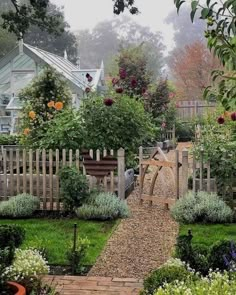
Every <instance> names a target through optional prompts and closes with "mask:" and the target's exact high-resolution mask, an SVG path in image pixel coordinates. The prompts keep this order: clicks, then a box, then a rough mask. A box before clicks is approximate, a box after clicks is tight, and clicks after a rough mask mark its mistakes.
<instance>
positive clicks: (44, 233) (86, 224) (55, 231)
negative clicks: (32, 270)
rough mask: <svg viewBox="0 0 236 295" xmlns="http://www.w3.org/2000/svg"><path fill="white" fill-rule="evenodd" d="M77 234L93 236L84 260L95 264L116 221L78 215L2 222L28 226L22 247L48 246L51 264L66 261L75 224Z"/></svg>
mask: <svg viewBox="0 0 236 295" xmlns="http://www.w3.org/2000/svg"><path fill="white" fill-rule="evenodd" d="M74 223H77V227H78V235H80V236H81V237H87V238H88V239H89V240H90V247H89V249H88V253H87V256H86V259H85V264H88V265H92V264H94V262H95V261H96V258H97V257H98V255H99V254H100V253H101V251H102V249H103V247H104V246H105V244H106V242H107V240H108V238H109V237H110V235H111V233H112V231H113V229H114V227H115V226H116V224H117V223H116V222H111V221H109V222H92V221H81V220H77V219H60V220H55V219H25V220H0V224H18V225H20V226H22V227H23V228H24V229H25V230H26V239H25V241H24V243H23V245H22V248H27V247H35V248H36V247H37V248H38V247H39V248H46V249H47V254H48V260H49V263H50V264H67V260H66V252H67V250H68V244H69V243H70V242H72V239H73V225H74Z"/></svg>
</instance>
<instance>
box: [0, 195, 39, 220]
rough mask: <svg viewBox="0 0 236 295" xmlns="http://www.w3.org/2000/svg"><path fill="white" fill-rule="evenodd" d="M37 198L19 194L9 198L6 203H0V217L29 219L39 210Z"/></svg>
mask: <svg viewBox="0 0 236 295" xmlns="http://www.w3.org/2000/svg"><path fill="white" fill-rule="evenodd" d="M39 206H40V201H39V198H38V197H34V196H31V195H29V194H20V195H17V196H14V197H10V198H9V200H8V201H3V202H1V203H0V216H3V217H30V216H32V215H33V213H34V212H35V211H36V210H37V209H38V208H39Z"/></svg>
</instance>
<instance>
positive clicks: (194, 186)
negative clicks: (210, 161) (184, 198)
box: [193, 155, 197, 194]
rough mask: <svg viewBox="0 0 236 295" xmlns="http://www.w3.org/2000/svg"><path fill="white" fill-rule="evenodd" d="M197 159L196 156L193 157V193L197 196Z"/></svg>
mask: <svg viewBox="0 0 236 295" xmlns="http://www.w3.org/2000/svg"><path fill="white" fill-rule="evenodd" d="M196 169H197V168H196V158H195V155H193V193H194V194H195V193H196V192H197V190H196Z"/></svg>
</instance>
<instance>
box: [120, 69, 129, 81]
mask: <svg viewBox="0 0 236 295" xmlns="http://www.w3.org/2000/svg"><path fill="white" fill-rule="evenodd" d="M119 74H120V78H121V79H125V78H126V77H127V73H126V70H125V69H120V71H119Z"/></svg>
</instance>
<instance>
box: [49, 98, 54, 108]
mask: <svg viewBox="0 0 236 295" xmlns="http://www.w3.org/2000/svg"><path fill="white" fill-rule="evenodd" d="M54 104H55V103H54V101H53V100H51V101H49V102H48V107H49V108H52V107H54Z"/></svg>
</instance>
